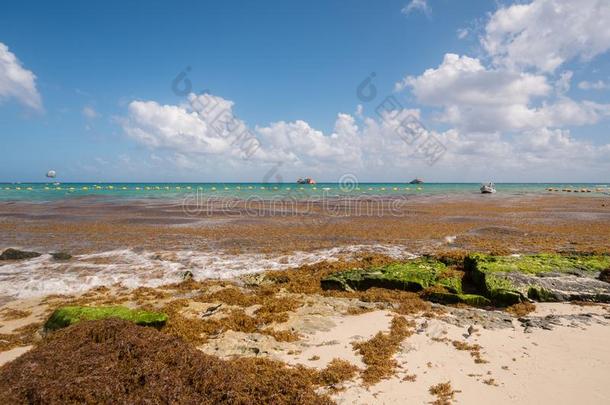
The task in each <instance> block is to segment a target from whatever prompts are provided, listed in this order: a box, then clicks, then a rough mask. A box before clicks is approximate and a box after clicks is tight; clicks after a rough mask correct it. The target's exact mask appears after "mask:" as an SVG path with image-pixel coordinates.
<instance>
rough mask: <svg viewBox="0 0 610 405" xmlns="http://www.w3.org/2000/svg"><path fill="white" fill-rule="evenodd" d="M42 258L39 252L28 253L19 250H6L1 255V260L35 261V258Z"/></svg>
mask: <svg viewBox="0 0 610 405" xmlns="http://www.w3.org/2000/svg"><path fill="white" fill-rule="evenodd" d="M39 256H41V254H40V253H38V252H26V251H23V250H17V249H11V248H9V249H6V250H5V251H4V252H2V254H1V255H0V260H25V259H33V258H35V257H39Z"/></svg>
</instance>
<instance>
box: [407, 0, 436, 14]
mask: <svg viewBox="0 0 610 405" xmlns="http://www.w3.org/2000/svg"><path fill="white" fill-rule="evenodd" d="M400 11H401V12H402V13H403V14H405V15H409V14H411V13H412V12H414V11H421V12H422V13H424V14H426V15H428V16H429V15H430V13H431V10H430V6H429V5H428V0H411V2H409V4H407V5H406V6H404V7H403V8H402V10H400Z"/></svg>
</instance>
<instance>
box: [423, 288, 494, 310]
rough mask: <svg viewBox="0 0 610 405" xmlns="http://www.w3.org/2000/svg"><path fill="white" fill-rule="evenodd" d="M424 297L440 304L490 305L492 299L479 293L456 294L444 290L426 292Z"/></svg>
mask: <svg viewBox="0 0 610 405" xmlns="http://www.w3.org/2000/svg"><path fill="white" fill-rule="evenodd" d="M423 298H425V299H427V300H429V301H432V302H436V303H438V304H445V305H447V304H467V305H470V306H473V307H489V306H491V305H492V303H491V301H490V300H489V299H487V298H485V297H483V296H482V295H477V294H454V293H450V292H444V291H430V292H425V293H424V295H423Z"/></svg>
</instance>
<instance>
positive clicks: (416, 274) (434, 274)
mask: <svg viewBox="0 0 610 405" xmlns="http://www.w3.org/2000/svg"><path fill="white" fill-rule="evenodd" d="M321 283H322V288H324V289H339V290H367V289H369V288H371V287H379V288H389V289H396V290H405V291H421V290H423V289H425V288H429V287H433V286H440V287H443V288H445V289H446V290H448V291H449V292H452V293H461V292H462V279H461V273H459V272H455V271H451V270H450V269H448V268H447V267H446V266H445V264H444V263H441V262H440V261H436V260H433V259H416V260H411V261H408V262H404V263H393V264H389V265H387V266H382V267H373V268H368V269H353V270H347V271H342V272H338V273H334V274H330V275H329V276H327V277H325V278H323V279H322V281H321Z"/></svg>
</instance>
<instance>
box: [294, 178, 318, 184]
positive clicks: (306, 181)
mask: <svg viewBox="0 0 610 405" xmlns="http://www.w3.org/2000/svg"><path fill="white" fill-rule="evenodd" d="M297 184H316V181H315V180H314V179H312V178H311V177H305V178H304V179H303V178H300V177H299V179H298V180H297Z"/></svg>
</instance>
